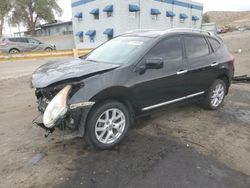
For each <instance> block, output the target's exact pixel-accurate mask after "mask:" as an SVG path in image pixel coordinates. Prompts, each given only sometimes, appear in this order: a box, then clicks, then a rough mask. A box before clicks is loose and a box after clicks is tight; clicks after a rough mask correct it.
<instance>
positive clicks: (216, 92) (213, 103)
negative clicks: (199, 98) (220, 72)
mask: <svg viewBox="0 0 250 188" xmlns="http://www.w3.org/2000/svg"><path fill="white" fill-rule="evenodd" d="M226 91H227V88H226V84H225V82H224V81H223V80H220V79H217V80H215V81H214V83H213V84H212V85H211V87H210V88H209V90H208V92H207V94H206V96H205V98H204V100H203V106H204V108H206V109H209V110H217V109H218V108H220V107H221V105H222V104H223V101H224V99H225V95H226Z"/></svg>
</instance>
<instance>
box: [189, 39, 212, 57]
mask: <svg viewBox="0 0 250 188" xmlns="http://www.w3.org/2000/svg"><path fill="white" fill-rule="evenodd" d="M184 41H185V48H186V54H187V57H188V58H189V59H191V58H197V57H202V56H206V55H208V54H209V46H208V45H207V42H206V40H205V38H204V37H202V36H184Z"/></svg>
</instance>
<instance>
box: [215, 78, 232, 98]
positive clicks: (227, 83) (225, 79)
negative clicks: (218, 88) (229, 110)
mask: <svg viewBox="0 0 250 188" xmlns="http://www.w3.org/2000/svg"><path fill="white" fill-rule="evenodd" d="M216 79H220V80H222V81H224V82H225V84H226V87H227V88H226V89H227V90H226V95H227V94H228V91H229V87H230V79H229V77H228V75H226V74H220V75H218V76H217V78H216Z"/></svg>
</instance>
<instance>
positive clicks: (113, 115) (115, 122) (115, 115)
mask: <svg viewBox="0 0 250 188" xmlns="http://www.w3.org/2000/svg"><path fill="white" fill-rule="evenodd" d="M125 125H126V118H125V115H124V113H123V112H122V111H121V110H119V109H118V108H111V109H107V110H106V111H104V112H103V113H102V114H101V115H100V116H99V118H98V120H97V122H96V125H95V136H96V138H97V140H98V141H99V142H101V143H103V144H112V143H114V142H115V141H116V140H118V139H119V138H120V136H121V135H122V134H123V132H124V130H125Z"/></svg>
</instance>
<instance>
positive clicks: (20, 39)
mask: <svg viewBox="0 0 250 188" xmlns="http://www.w3.org/2000/svg"><path fill="white" fill-rule="evenodd" d="M8 40H9V41H11V42H24V43H27V42H28V40H27V39H26V38H9V39H8Z"/></svg>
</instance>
